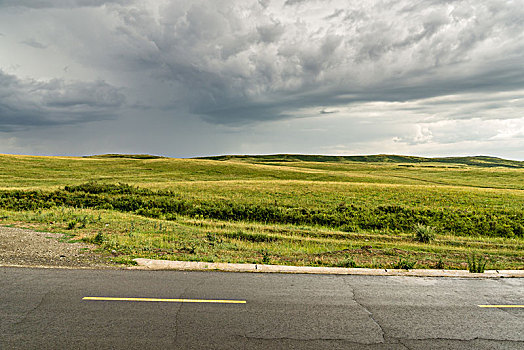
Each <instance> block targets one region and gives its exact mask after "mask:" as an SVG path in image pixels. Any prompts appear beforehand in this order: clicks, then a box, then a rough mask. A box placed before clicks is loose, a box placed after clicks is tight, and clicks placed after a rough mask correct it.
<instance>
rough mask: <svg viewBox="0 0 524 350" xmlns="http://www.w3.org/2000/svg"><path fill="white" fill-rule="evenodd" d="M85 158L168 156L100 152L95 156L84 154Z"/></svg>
mask: <svg viewBox="0 0 524 350" xmlns="http://www.w3.org/2000/svg"><path fill="white" fill-rule="evenodd" d="M83 158H127V159H159V158H166V157H162V156H153V155H151V154H116V153H109V154H99V155H94V156H84V157H83Z"/></svg>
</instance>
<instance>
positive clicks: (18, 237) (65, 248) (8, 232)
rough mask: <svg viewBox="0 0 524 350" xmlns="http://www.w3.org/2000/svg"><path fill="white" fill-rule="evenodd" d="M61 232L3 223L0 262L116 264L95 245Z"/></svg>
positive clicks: (114, 265)
mask: <svg viewBox="0 0 524 350" xmlns="http://www.w3.org/2000/svg"><path fill="white" fill-rule="evenodd" d="M63 238H64V236H63V235H62V234H59V233H47V232H36V231H32V230H27V229H21V228H14V227H5V226H0V266H1V265H22V266H49V267H93V268H95V267H96V268H117V267H118V265H116V264H114V263H111V261H110V256H107V255H104V254H102V253H98V252H95V251H94V250H95V249H96V246H93V245H90V244H86V243H68V242H66V241H65V240H63Z"/></svg>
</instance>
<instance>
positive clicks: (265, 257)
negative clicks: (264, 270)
mask: <svg viewBox="0 0 524 350" xmlns="http://www.w3.org/2000/svg"><path fill="white" fill-rule="evenodd" d="M270 262H271V256H270V255H269V252H268V251H267V250H263V251H262V264H265V265H268V264H269V263H270Z"/></svg>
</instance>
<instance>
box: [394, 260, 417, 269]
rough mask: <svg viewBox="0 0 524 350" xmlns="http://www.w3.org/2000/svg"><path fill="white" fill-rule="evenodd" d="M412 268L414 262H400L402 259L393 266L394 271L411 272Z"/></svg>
mask: <svg viewBox="0 0 524 350" xmlns="http://www.w3.org/2000/svg"><path fill="white" fill-rule="evenodd" d="M414 267H415V261H409V260H402V258H399V260H398V262H396V263H395V264H393V268H394V269H403V270H411V269H412V268H414Z"/></svg>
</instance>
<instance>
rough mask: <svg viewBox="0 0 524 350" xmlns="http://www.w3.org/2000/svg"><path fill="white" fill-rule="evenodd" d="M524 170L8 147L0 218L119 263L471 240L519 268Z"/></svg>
mask: <svg viewBox="0 0 524 350" xmlns="http://www.w3.org/2000/svg"><path fill="white" fill-rule="evenodd" d="M523 175H524V169H522V162H514V161H506V160H500V159H497V158H489V157H488V158H487V157H479V158H476V157H467V158H454V159H450V158H445V159H444V160H437V159H430V160H428V159H425V158H415V157H403V156H366V157H360V158H353V159H348V158H347V157H344V158H341V157H323V156H300V157H298V156H292V155H287V156H262V157H250V156H246V157H238V156H229V157H220V158H216V159H171V158H160V157H156V156H147V155H132V156H126V155H105V156H92V157H85V158H79V157H32V156H10V155H0V189H2V191H0V203H1V208H2V209H1V210H0V217H1V218H2V219H1V221H0V222H1V223H3V224H11V225H17V226H24V227H32V228H34V229H38V230H45V231H52V232H63V233H67V234H68V237H70V238H69V239H82V240H85V241H88V242H92V243H95V244H98V245H99V246H100V247H101V249H104V250H109V251H111V250H114V251H116V252H117V255H118V257H117V259H118V260H119V261H121V262H124V263H128V262H129V261H131V259H132V258H134V257H150V258H162V259H171V260H192V261H216V262H250V263H253V262H256V263H267V262H270V263H272V264H291V265H313V266H346V267H352V266H357V267H381V268H391V267H392V266H401V268H405V267H406V266H408V267H409V266H411V267H415V268H423V267H426V268H450V269H457V268H467V262H468V257H470V256H471V254H473V253H476V254H479V255H482V256H485V257H486V258H487V261H488V263H487V265H486V268H487V269H492V268H497V269H504V268H517V269H519V268H520V269H522V268H524V238H523V235H524V176H523ZM117 183H123V184H129V185H116V184H117ZM417 225H418V226H417ZM420 225H423V226H420ZM417 227H426V228H427V227H430V228H431V239H430V240H429V241H427V240H422V241H419V240H417V239H416V238H414V237H416V235H415V234H416V230H417ZM370 247H371V248H370ZM400 262H402V263H403V264H401V263H400ZM412 264H413V265H412ZM402 266H403V267H402Z"/></svg>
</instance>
